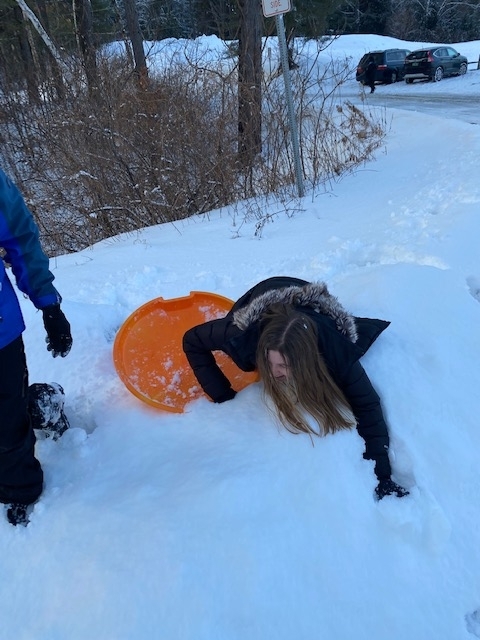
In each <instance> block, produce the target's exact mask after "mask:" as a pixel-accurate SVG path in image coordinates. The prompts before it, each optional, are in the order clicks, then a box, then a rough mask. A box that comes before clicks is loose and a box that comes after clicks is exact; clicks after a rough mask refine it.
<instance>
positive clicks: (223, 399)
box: [214, 389, 237, 403]
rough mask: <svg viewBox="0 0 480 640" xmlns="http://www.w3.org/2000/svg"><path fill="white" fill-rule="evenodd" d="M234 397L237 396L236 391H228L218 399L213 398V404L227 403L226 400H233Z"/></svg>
mask: <svg viewBox="0 0 480 640" xmlns="http://www.w3.org/2000/svg"><path fill="white" fill-rule="evenodd" d="M236 395H237V392H236V391H234V390H233V389H229V390H228V391H226V392H225V393H223V394H222V395H221V396H219V397H218V398H215V400H214V402H218V403H220V402H227V401H228V400H233V399H234V397H235V396H236Z"/></svg>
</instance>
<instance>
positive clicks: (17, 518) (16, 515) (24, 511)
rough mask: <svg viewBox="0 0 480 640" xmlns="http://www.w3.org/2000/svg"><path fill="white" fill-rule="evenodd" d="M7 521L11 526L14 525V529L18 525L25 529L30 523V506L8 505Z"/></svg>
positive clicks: (14, 503) (16, 503) (17, 503)
mask: <svg viewBox="0 0 480 640" xmlns="http://www.w3.org/2000/svg"><path fill="white" fill-rule="evenodd" d="M6 506H7V520H8V521H9V523H10V524H13V526H14V527H16V526H17V525H19V524H20V525H23V526H24V527H26V526H27V524H28V523H29V522H30V520H29V519H28V514H29V511H30V510H31V509H30V505H28V504H20V503H19V502H12V503H11V504H7V505H6Z"/></svg>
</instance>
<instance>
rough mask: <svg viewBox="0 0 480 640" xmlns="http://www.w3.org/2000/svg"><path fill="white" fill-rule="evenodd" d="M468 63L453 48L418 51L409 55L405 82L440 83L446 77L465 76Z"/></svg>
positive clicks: (445, 47) (440, 47) (442, 47)
mask: <svg viewBox="0 0 480 640" xmlns="http://www.w3.org/2000/svg"><path fill="white" fill-rule="evenodd" d="M467 67H468V61H467V58H466V57H465V56H462V55H460V54H459V53H458V51H455V49H454V48H453V47H447V46H445V45H443V46H437V47H432V48H430V49H418V50H417V51H412V53H409V54H408V56H407V58H406V60H405V82H408V83H410V84H411V83H412V82H413V81H414V80H434V81H435V82H440V80H441V79H442V78H443V77H444V76H463V74H464V73H467Z"/></svg>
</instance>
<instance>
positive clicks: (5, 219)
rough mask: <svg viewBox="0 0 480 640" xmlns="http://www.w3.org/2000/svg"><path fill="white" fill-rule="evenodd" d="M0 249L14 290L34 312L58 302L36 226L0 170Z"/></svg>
mask: <svg viewBox="0 0 480 640" xmlns="http://www.w3.org/2000/svg"><path fill="white" fill-rule="evenodd" d="M0 246H2V247H3V248H4V249H5V252H6V256H5V261H6V262H8V263H9V264H10V265H11V267H12V272H13V274H14V276H15V280H16V282H17V286H18V288H19V289H20V290H21V291H22V292H23V293H24V294H25V295H27V296H28V297H29V298H30V300H31V301H32V302H33V304H34V305H35V306H36V307H37V309H43V308H44V307H46V306H48V305H50V304H55V303H59V302H60V301H61V297H60V295H59V293H58V292H57V290H56V289H55V287H54V286H53V284H52V283H53V280H54V276H53V274H52V273H51V272H50V269H49V260H48V257H47V256H46V255H45V253H44V252H43V249H42V247H41V244H40V239H39V233H38V227H37V225H36V224H35V221H34V219H33V217H32V214H31V213H30V211H29V210H28V208H27V205H26V204H25V201H24V199H23V197H22V195H21V194H20V191H19V190H18V189H17V187H16V186H15V185H14V184H13V183H12V182H11V180H10V179H9V178H8V177H7V176H6V175H5V173H3V171H1V170H0Z"/></svg>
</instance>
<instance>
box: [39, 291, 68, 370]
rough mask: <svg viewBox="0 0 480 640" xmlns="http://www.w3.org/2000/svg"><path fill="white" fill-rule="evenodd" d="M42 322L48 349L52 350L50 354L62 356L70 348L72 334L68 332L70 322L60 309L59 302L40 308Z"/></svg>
mask: <svg viewBox="0 0 480 640" xmlns="http://www.w3.org/2000/svg"><path fill="white" fill-rule="evenodd" d="M42 313H43V324H44V326H45V331H46V332H47V337H46V338H45V340H46V342H47V349H48V351H51V352H52V356H53V357H54V358H56V357H57V356H62V358H64V357H65V356H66V355H67V354H68V353H69V351H70V349H71V348H72V342H73V340H72V334H71V333H70V323H69V322H68V320H67V319H66V317H65V314H64V313H63V311H62V310H61V309H60V305H59V304H51V305H50V306H48V307H45V309H42Z"/></svg>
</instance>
